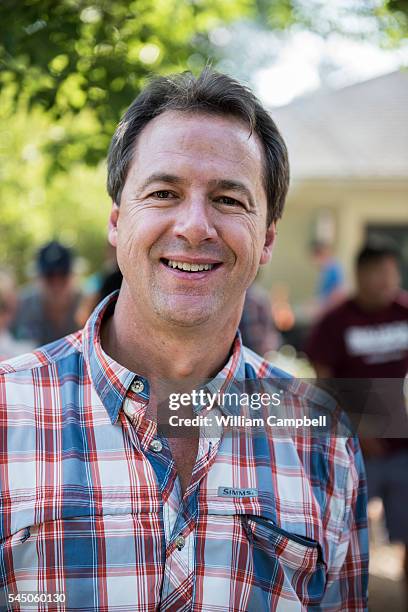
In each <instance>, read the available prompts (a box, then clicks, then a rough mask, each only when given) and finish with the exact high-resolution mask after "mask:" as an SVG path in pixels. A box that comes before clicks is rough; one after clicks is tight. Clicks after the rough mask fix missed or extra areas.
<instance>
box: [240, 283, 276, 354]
mask: <svg viewBox="0 0 408 612" xmlns="http://www.w3.org/2000/svg"><path fill="white" fill-rule="evenodd" d="M239 329H240V332H241V335H242V342H243V344H244V345H245V346H247V347H248V348H250V349H252V350H253V351H255V352H256V353H258V355H262V356H264V355H265V354H266V353H268V352H270V351H275V350H276V349H277V348H278V347H279V346H280V344H281V343H282V341H281V336H280V334H279V332H278V331H277V329H276V327H275V324H274V321H273V318H272V308H271V302H270V299H269V295H268V293H267V292H266V291H265V290H264V289H262V288H261V287H259V286H257V285H256V284H253V285H251V287H249V289H248V290H247V292H246V295H245V302H244V309H243V311H242V317H241V321H240V324H239Z"/></svg>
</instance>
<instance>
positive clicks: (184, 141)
mask: <svg viewBox="0 0 408 612" xmlns="http://www.w3.org/2000/svg"><path fill="white" fill-rule="evenodd" d="M262 171H263V158H262V146H261V144H260V142H259V141H258V139H257V137H256V136H253V135H252V136H249V130H248V128H247V126H246V125H245V124H244V123H241V122H240V121H238V120H237V119H235V118H232V117H231V118H230V117H218V116H214V115H207V114H203V113H198V114H197V113H196V114H191V113H182V112H176V111H167V112H165V113H163V114H161V115H159V116H158V117H156V118H155V119H154V120H152V121H151V122H149V123H148V125H147V126H146V127H145V128H144V129H143V131H142V132H141V134H140V135H139V137H138V139H137V143H136V147H135V153H134V158H133V161H132V163H131V165H130V168H129V171H128V175H127V179H126V182H125V185H124V188H123V191H122V197H121V202H120V207H119V208H118V207H117V206H116V205H115V204H114V205H113V208H112V213H111V218H110V231H109V239H110V242H111V244H112V245H114V246H116V247H117V258H118V264H119V267H120V269H121V271H122V273H123V276H124V288H125V291H127V292H129V293H130V295H131V299H132V303H133V304H134V305H135V307H137V308H138V309H139V311H140V312H143V313H144V315H145V316H147V317H151V316H152V312H153V313H154V315H155V316H156V317H157V316H158V317H160V319H162V320H165V321H167V322H169V323H173V324H177V325H182V326H194V325H198V324H200V323H204V322H206V321H208V320H210V319H211V318H213V317H218V319H219V320H220V321H224V320H228V318H229V317H230V316H231V315H232V314H234V313H235V314H237V313H239V312H240V310H241V307H242V303H243V298H244V293H245V290H246V289H247V287H248V286H249V285H250V284H251V283H252V281H253V279H254V277H255V275H256V272H257V270H258V266H259V264H263V263H266V262H267V261H268V260H269V258H270V255H271V248H272V243H273V240H274V236H275V226H274V224H272V225H271V226H270V227H269V228H267V225H266V216H267V202H266V194H265V190H264V186H263V180H262ZM180 268H183V269H180Z"/></svg>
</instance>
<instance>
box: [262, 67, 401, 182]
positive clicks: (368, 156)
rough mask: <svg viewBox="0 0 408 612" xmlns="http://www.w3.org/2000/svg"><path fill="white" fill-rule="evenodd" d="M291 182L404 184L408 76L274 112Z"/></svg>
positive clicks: (327, 94)
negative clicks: (326, 180)
mask: <svg viewBox="0 0 408 612" xmlns="http://www.w3.org/2000/svg"><path fill="white" fill-rule="evenodd" d="M271 115H272V117H273V118H274V120H275V121H276V123H277V125H278V127H279V129H280V131H281V132H282V135H283V137H284V139H285V141H286V144H287V146H288V150H289V159H290V162H291V174H292V177H293V178H302V179H312V178H329V177H333V178H368V177H371V178H372V177H378V178H392V177H396V178H408V120H407V118H408V117H407V115H408V71H402V70H401V71H397V72H392V73H390V74H387V75H384V76H380V77H377V78H375V79H370V80H369V81H365V82H362V83H358V84H355V85H351V86H349V87H344V88H343V89H338V90H329V91H328V90H321V91H318V92H316V93H314V94H312V95H309V96H307V97H303V98H299V99H297V100H295V101H294V102H292V103H291V104H288V105H287V106H283V107H279V108H274V109H272V110H271Z"/></svg>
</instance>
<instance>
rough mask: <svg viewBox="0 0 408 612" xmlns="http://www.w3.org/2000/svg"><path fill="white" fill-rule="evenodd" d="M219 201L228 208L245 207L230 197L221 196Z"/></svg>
mask: <svg viewBox="0 0 408 612" xmlns="http://www.w3.org/2000/svg"><path fill="white" fill-rule="evenodd" d="M218 201H219V202H221V204H227V205H228V206H243V204H241V202H239V201H238V200H236V199H235V198H230V197H229V196H221V197H220V198H218Z"/></svg>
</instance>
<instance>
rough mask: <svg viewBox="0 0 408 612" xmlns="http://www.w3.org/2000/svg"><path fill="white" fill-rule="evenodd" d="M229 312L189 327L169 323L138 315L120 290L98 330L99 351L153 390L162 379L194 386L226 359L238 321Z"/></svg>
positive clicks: (137, 311)
mask: <svg viewBox="0 0 408 612" xmlns="http://www.w3.org/2000/svg"><path fill="white" fill-rule="evenodd" d="M243 301H244V296H243V297H242V304H241V305H240V307H239V308H237V309H236V311H235V312H234V313H228V318H227V319H226V317H223V318H222V319H221V318H220V319H218V318H216V317H214V320H211V321H208V322H206V323H204V324H200V325H197V326H192V327H184V326H180V325H171V324H169V323H168V322H166V321H163V320H154V317H155V315H153V314H151V318H150V319H148V318H147V317H146V313H143V316H142V313H141V312H140V310H139V308H138V305H137V304H135V303H134V301H133V300H132V299H131V297H130V295H129V294H128V293H127V292H126V291H123V289H122V290H121V292H120V294H119V297H118V301H117V303H116V307H115V311H114V314H113V316H112V317H111V318H110V319H108V320H107V321H106V322H105V324H104V325H103V327H102V330H101V342H102V346H103V349H104V350H105V352H106V353H108V355H110V356H111V357H112V358H113V359H114V360H115V361H117V362H118V363H120V364H121V365H123V366H125V367H126V368H127V369H129V370H131V371H132V372H137V373H138V374H139V375H141V376H144V377H145V378H147V379H148V380H149V383H150V385H151V386H153V387H154V388H156V389H157V387H160V386H162V385H161V383H163V381H168V382H169V383H170V384H172V383H177V384H180V385H182V386H187V387H189V386H193V385H194V384H196V383H197V382H198V381H201V380H204V379H208V378H212V377H214V376H215V375H216V374H217V373H218V372H219V371H220V370H221V369H222V367H223V366H224V365H225V363H226V362H227V361H228V357H229V353H230V350H231V346H232V344H233V341H234V338H235V335H236V330H237V328H238V325H239V321H240V318H241V311H242V305H243Z"/></svg>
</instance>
